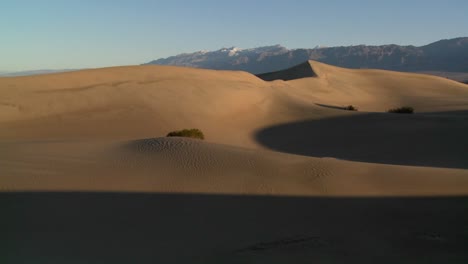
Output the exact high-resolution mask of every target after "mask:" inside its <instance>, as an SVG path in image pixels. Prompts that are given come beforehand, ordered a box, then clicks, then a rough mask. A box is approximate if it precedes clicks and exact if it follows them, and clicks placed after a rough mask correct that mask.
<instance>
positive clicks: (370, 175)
mask: <svg viewBox="0 0 468 264" xmlns="http://www.w3.org/2000/svg"><path fill="white" fill-rule="evenodd" d="M0 153H1V154H0V155H1V156H0V157H1V158H0V164H1V167H2V168H3V170H2V178H1V186H0V188H1V190H3V191H117V192H162V193H165V192H169V193H205V194H209V193H213V194H214V193H216V194H248V195H280V196H288V195H289V196H291V195H294V196H379V195H383V196H429V195H442V196H447V195H450V196H453V195H463V194H468V190H467V188H466V186H468V171H466V170H456V169H437V168H421V167H404V166H390V165H376V164H370V163H356V162H347V161H341V160H335V159H320V158H310V157H304V156H295V155H290V154H282V153H276V152H271V151H256V150H250V149H244V148H238V147H232V146H226V145H218V144H210V143H205V142H202V141H200V140H191V139H181V138H157V139H144V140H136V141H124V142H107V143H99V142H52V143H51V142H49V143H37V142H36V143H21V144H19V143H15V144H4V145H0Z"/></svg>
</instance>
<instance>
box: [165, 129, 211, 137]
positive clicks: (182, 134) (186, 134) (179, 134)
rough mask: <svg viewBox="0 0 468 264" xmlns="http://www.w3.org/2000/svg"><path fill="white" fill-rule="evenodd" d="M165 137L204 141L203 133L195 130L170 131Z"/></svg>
mask: <svg viewBox="0 0 468 264" xmlns="http://www.w3.org/2000/svg"><path fill="white" fill-rule="evenodd" d="M167 136H168V137H188V138H198V139H205V136H204V135H203V132H201V131H200V129H196V128H192V129H183V130H178V131H172V132H170V133H169V134H167Z"/></svg>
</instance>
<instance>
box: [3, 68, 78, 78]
mask: <svg viewBox="0 0 468 264" xmlns="http://www.w3.org/2000/svg"><path fill="white" fill-rule="evenodd" d="M69 71H76V70H75V69H64V70H34V71H19V72H0V77H14V76H29V75H40V74H49V73H59V72H69Z"/></svg>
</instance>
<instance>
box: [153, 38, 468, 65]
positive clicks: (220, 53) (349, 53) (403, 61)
mask: <svg viewBox="0 0 468 264" xmlns="http://www.w3.org/2000/svg"><path fill="white" fill-rule="evenodd" d="M307 60H316V61H320V62H324V63H327V64H331V65H336V66H340V67H346V68H374V69H386V70H394V71H411V72H419V71H425V72H432V73H434V72H436V73H437V72H462V73H463V72H468V37H465V38H455V39H449V40H440V41H437V42H434V43H431V44H429V45H426V46H422V47H415V46H399V45H382V46H366V45H358V46H348V47H330V48H328V47H316V48H313V49H287V48H285V47H283V46H280V45H276V46H267V47H261V48H253V49H239V48H234V47H233V48H223V49H220V50H217V51H210V52H208V51H199V52H195V53H189V54H180V55H177V56H173V57H169V58H165V59H158V60H154V61H151V62H149V63H148V64H158V65H177V66H188V67H197V68H208V69H222V70H244V71H248V72H251V73H254V74H259V73H265V72H272V71H278V70H282V69H286V68H289V67H292V66H295V65H298V64H300V63H303V62H304V61H307Z"/></svg>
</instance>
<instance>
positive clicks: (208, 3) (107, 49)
mask: <svg viewBox="0 0 468 264" xmlns="http://www.w3.org/2000/svg"><path fill="white" fill-rule="evenodd" d="M467 14H468V1H466V0H445V1H440V0H437V1H434V0H425V1H422V0H406V1H402V0H392V1H384V0H362V1H358V0H355V1H350V0H342V1H338V0H327V1H325V0H323V1H313V0H308V1H307V0H289V1H275V0H269V1H267V0H265V1H261V0H257V1H255V0H250V1H244V0H237V1H223V0H217V1H215V0H198V1H195V0H194V1H182V0H167V1H166V0H160V1H157V0H153V1H150V0H125V1H124V0H73V1H72V0H29V1H27V0H0V71H21V70H34V69H64V68H89V67H105V66H115V65H131V64H140V63H144V62H147V61H150V60H152V59H157V58H160V57H167V56H170V55H175V54H179V53H182V52H193V51H197V50H215V49H219V48H221V47H231V46H237V47H241V48H251V47H258V46H265V45H273V44H282V45H284V46H286V47H288V48H309V47H314V46H316V45H325V46H340V45H357V44H390V43H395V44H405V45H406V44H411V45H425V44H428V43H430V42H433V41H436V40H439V39H447V38H454V37H461V36H468V15H467Z"/></svg>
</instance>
